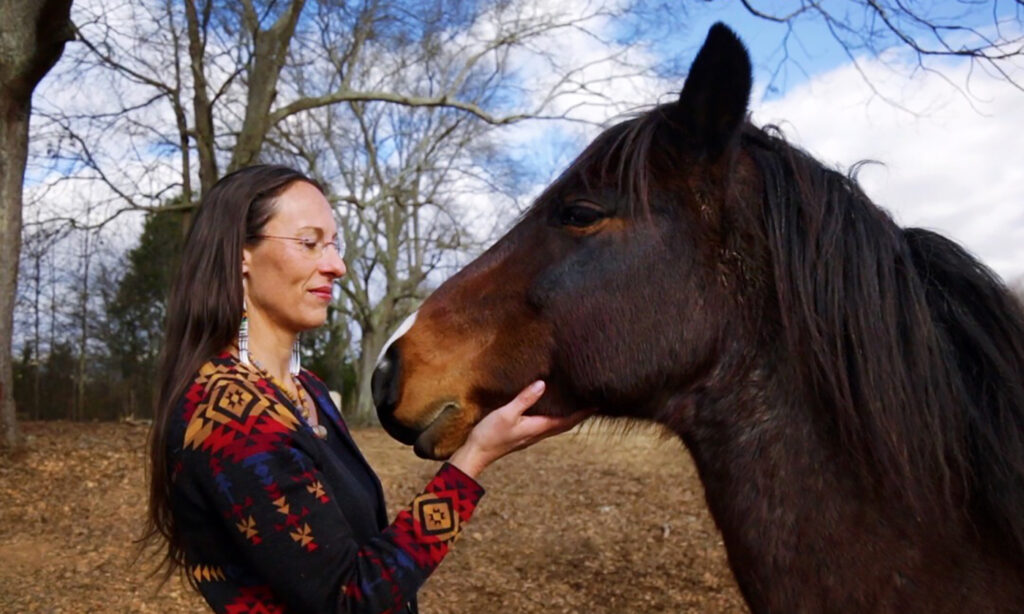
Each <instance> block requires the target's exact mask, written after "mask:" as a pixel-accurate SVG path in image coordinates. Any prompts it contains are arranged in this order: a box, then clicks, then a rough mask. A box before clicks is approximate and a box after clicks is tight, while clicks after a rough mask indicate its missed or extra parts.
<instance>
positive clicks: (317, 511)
mask: <svg viewBox="0 0 1024 614" xmlns="http://www.w3.org/2000/svg"><path fill="white" fill-rule="evenodd" d="M300 380H301V381H302V382H303V384H304V385H305V386H306V387H307V389H308V390H309V391H310V392H312V393H313V394H311V397H312V398H314V399H315V400H316V402H317V403H318V405H319V406H320V407H321V410H322V414H321V416H322V421H323V416H329V419H330V420H333V422H331V423H330V424H333V425H334V428H335V429H336V431H335V434H333V435H331V436H330V437H329V438H328V440H318V439H316V438H315V437H314V436H313V435H312V433H310V432H308V429H309V427H308V425H306V424H305V423H304V421H302V419H301V418H299V414H298V413H297V412H296V411H295V410H294V408H293V407H292V406H291V404H290V403H289V402H288V401H287V400H286V397H285V396H284V395H283V394H281V393H280V392H279V391H277V390H276V388H274V387H273V386H272V385H271V384H270V383H269V382H267V381H266V380H264V379H263V378H262V377H260V376H259V375H258V374H256V373H254V372H252V371H250V370H248V369H246V368H243V367H241V366H240V365H239V364H238V363H237V360H236V359H234V358H233V357H231V356H230V355H227V354H224V355H221V356H218V357H217V358H215V359H214V360H213V361H211V362H209V363H207V364H206V365H204V366H203V367H202V369H201V370H200V372H199V374H198V376H197V377H196V379H195V380H194V382H193V383H192V385H191V386H190V387H189V388H188V390H187V391H186V392H185V394H184V395H183V399H182V404H181V411H180V414H179V417H180V420H181V422H180V423H179V427H180V429H179V430H178V431H177V432H178V433H181V439H180V440H179V441H180V442H181V443H180V446H178V447H177V449H176V451H174V452H172V458H170V459H169V461H170V462H169V465H170V466H171V467H173V468H174V470H173V476H174V481H175V482H174V483H175V485H176V487H177V488H180V489H182V490H181V492H176V493H174V497H175V498H176V499H178V500H181V501H182V502H183V503H182V504H181V505H182V507H185V506H186V504H187V506H189V507H188V508H187V509H188V510H189V511H188V513H187V514H186V515H185V517H184V518H186V519H189V520H192V521H193V522H195V524H192V525H189V524H188V520H185V521H183V525H182V526H181V529H182V533H183V535H185V536H188V535H190V534H195V535H203V536H207V537H204V538H197V539H196V541H195V542H194V543H191V544H186V562H187V564H188V573H189V574H190V577H191V578H192V579H193V580H194V581H195V583H196V585H197V586H198V587H199V589H200V592H201V593H202V594H203V596H204V597H205V598H206V600H207V602H208V603H209V604H210V605H211V606H212V607H213V608H214V610H215V611H217V612H229V613H232V614H236V613H237V614H241V613H250V614H252V613H267V614H269V613H281V612H286V611H287V612H307V611H308V612H312V611H323V610H327V609H329V610H337V611H346V612H392V613H399V612H409V611H411V610H410V609H409V608H414V606H413V605H411V604H414V602H415V595H416V592H417V591H418V589H419V587H420V586H421V585H422V583H423V582H424V581H425V580H426V578H427V576H428V575H429V574H430V573H431V572H432V571H433V570H434V569H435V568H436V567H437V565H438V564H439V563H440V562H441V559H442V558H444V556H445V554H447V552H448V551H449V549H450V547H451V544H452V543H453V542H454V541H455V539H456V538H457V537H458V535H459V533H460V532H461V530H462V527H463V526H464V525H465V523H466V522H467V521H468V520H469V518H470V517H471V516H472V514H473V511H474V510H475V508H476V504H477V502H478V501H479V499H480V497H481V496H482V495H483V489H482V488H481V487H480V486H479V485H478V484H477V483H476V482H475V481H474V480H472V479H471V478H470V477H468V476H466V475H465V474H463V473H462V472H461V471H459V470H458V469H457V468H455V467H454V466H452V465H450V464H447V463H446V464H444V465H442V466H441V468H440V470H439V471H438V473H437V475H435V476H434V478H433V479H432V480H431V481H430V483H429V484H427V487H426V489H425V490H424V492H423V493H422V494H421V495H419V496H417V497H416V498H415V499H414V501H413V503H412V505H411V506H410V508H408V509H406V510H404V511H402V512H400V513H399V514H398V516H397V517H396V518H395V520H394V522H392V523H391V524H390V525H388V526H384V524H385V521H384V520H383V516H382V515H381V516H379V517H378V516H374V517H370V518H366V517H360V518H355V517H349V516H346V514H352V513H355V512H353V510H364V509H365V510H379V513H380V514H382V511H383V509H384V505H383V501H382V500H380V498H379V483H378V482H377V481H376V478H375V477H374V476H372V474H368V473H367V469H366V465H365V461H362V460H361V455H359V454H358V452H357V451H356V450H355V447H354V444H352V443H351V441H350V440H349V441H350V447H348V448H346V447H345V446H343V445H340V444H339V441H338V437H336V435H341V438H342V439H345V438H348V434H347V429H346V428H345V426H344V423H343V422H342V421H341V419H340V415H339V414H338V413H337V410H336V409H333V406H332V407H330V408H327V407H324V405H323V404H324V403H327V401H324V399H325V398H327V390H326V387H324V386H323V384H322V383H321V382H319V380H317V379H316V378H315V377H314V376H312V375H311V374H309V373H308V372H303V373H302V374H301V375H300ZM332 446H333V447H332ZM324 454H327V455H329V457H328V458H329V459H330V462H333V463H337V465H336V466H337V467H342V468H344V469H333V470H332V471H335V473H329V474H325V473H324V471H323V466H322V465H321V463H322V462H327V461H325V457H324V456H323V455H324ZM332 466H333V465H332ZM337 471H348V472H362V473H361V475H363V476H366V478H365V479H363V478H360V480H357V481H360V482H361V483H375V484H378V486H377V489H376V490H375V491H370V492H376V493H378V494H377V495H375V496H373V497H371V499H372V501H369V502H366V503H364V504H359V505H354V504H353V501H349V500H341V501H339V500H336V499H335V497H350V498H351V497H364V498H365V497H366V494H365V492H366V489H365V487H361V488H362V490H360V491H359V492H358V493H349V492H339V491H338V488H339V486H338V484H337V483H334V482H332V481H331V480H329V479H327V478H326V477H325V476H327V475H332V476H339V475H343V474H340V473H337ZM346 479H348V478H346ZM367 480H372V482H367ZM360 513H363V512H360ZM217 526H221V527H223V529H221V531H224V533H215V534H212V537H210V536H211V533H210V531H212V530H214V529H211V527H214V528H215V527H217ZM354 526H359V527H369V528H373V529H374V530H373V532H372V533H356V532H353V527H354ZM224 540H228V542H230V546H227V547H226V543H227V542H225V541H224Z"/></svg>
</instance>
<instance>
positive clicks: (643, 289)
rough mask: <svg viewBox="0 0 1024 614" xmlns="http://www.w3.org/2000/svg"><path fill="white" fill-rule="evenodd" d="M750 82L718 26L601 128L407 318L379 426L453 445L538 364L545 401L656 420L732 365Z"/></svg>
mask: <svg viewBox="0 0 1024 614" xmlns="http://www.w3.org/2000/svg"><path fill="white" fill-rule="evenodd" d="M750 89H751V66H750V59H749V57H748V54H747V51H746V49H745V48H744V46H743V44H742V43H741V42H740V41H739V40H738V39H737V37H736V36H735V35H734V34H733V33H732V32H731V31H730V30H729V29H728V28H726V27H725V26H722V25H720V24H719V25H716V26H714V27H713V28H712V29H711V31H710V32H709V34H708V37H707V40H706V41H705V43H704V45H703V47H702V49H701V51H700V52H699V54H698V55H697V57H696V59H695V61H694V63H693V66H692V68H691V70H690V73H689V76H688V78H687V79H686V82H685V84H684V86H683V88H682V92H681V94H680V96H679V97H678V99H677V100H674V101H673V102H670V103H667V104H663V105H660V106H658V107H655V108H653V109H652V110H650V111H648V112H646V113H644V114H643V115H640V116H637V117H634V118H632V119H629V120H628V121H624V122H623V123H620V124H618V125H616V126H613V127H612V128H610V129H608V130H606V131H605V132H604V133H602V134H601V135H599V136H598V137H597V138H596V139H595V140H594V141H593V142H592V143H591V144H590V145H589V146H588V147H587V148H586V149H585V151H584V152H583V153H582V154H581V155H580V156H579V157H578V158H577V159H576V160H575V161H574V162H573V163H572V164H571V165H570V166H569V168H568V169H567V170H566V171H565V172H564V173H563V174H562V175H561V177H560V178H559V179H557V180H556V181H555V182H554V183H553V184H552V185H550V186H549V187H548V188H547V189H546V190H545V191H544V192H543V194H542V195H541V196H540V197H539V198H538V199H537V200H536V202H535V203H534V204H533V206H532V207H531V208H530V209H529V210H528V211H527V212H526V213H525V214H524V215H523V216H522V217H521V219H519V220H518V223H516V224H515V225H514V227H513V228H512V229H511V230H510V231H509V232H508V233H507V234H505V235H504V236H503V237H502V238H500V239H499V240H498V241H497V242H496V243H495V244H494V245H493V246H492V247H491V248H490V249H489V250H487V251H486V252H485V253H484V254H482V255H481V256H480V257H479V258H477V259H476V260H475V261H473V262H471V263H470V264H469V265H467V266H466V267H465V268H464V269H462V270H461V271H460V272H458V273H457V274H456V275H454V276H453V277H451V278H450V279H448V280H447V281H446V282H445V283H444V284H442V285H441V286H440V287H439V288H438V289H437V290H436V291H435V292H434V293H433V294H432V295H431V296H430V297H429V298H427V300H426V301H425V302H424V303H423V305H422V307H421V308H420V309H419V311H418V312H417V313H416V314H415V315H414V316H413V318H411V319H410V321H408V322H407V323H406V325H405V326H403V327H402V329H400V331H399V334H398V335H397V336H396V338H394V339H393V341H392V342H391V343H389V345H388V346H387V348H386V351H385V352H384V353H383V354H382V359H381V361H380V363H379V365H378V368H377V370H376V372H375V374H374V378H373V391H374V399H375V402H376V404H377V408H378V415H379V417H380V420H381V423H382V424H383V425H384V427H385V429H387V431H388V432H389V433H390V434H391V435H392V436H394V437H396V438H397V439H399V440H400V441H403V442H405V443H407V444H415V450H416V452H417V453H418V454H419V455H421V456H425V457H431V458H446V457H447V456H449V455H450V454H451V453H452V452H453V451H454V450H455V449H456V448H457V447H458V446H459V445H460V444H461V443H462V442H463V441H464V440H465V438H466V436H467V434H468V432H469V430H470V429H471V428H472V427H473V425H474V424H475V423H477V422H478V421H479V420H480V419H481V417H482V416H483V415H484V414H485V412H487V411H488V410H490V409H493V408H495V407H497V406H499V405H501V404H503V403H505V402H507V401H508V400H510V399H511V398H512V397H513V396H514V395H515V393H516V392H518V391H519V390H520V389H521V388H522V387H523V386H525V385H526V384H527V383H529V382H531V381H533V380H535V379H544V380H545V381H546V383H547V392H546V393H545V395H544V396H543V398H542V399H541V400H540V402H539V403H538V404H537V405H536V406H535V407H534V409H533V411H536V412H539V413H545V414H552V415H563V414H566V413H569V412H571V411H573V410H574V409H578V408H581V407H594V408H597V409H598V411H599V412H600V413H601V414H604V415H609V416H619V415H626V414H629V415H632V416H640V417H646V418H652V419H658V418H659V416H658V415H657V414H658V412H659V411H661V409H662V408H663V407H664V406H665V404H666V401H667V400H668V398H669V397H672V398H674V399H675V403H674V405H676V406H678V405H679V404H680V403H683V404H685V401H686V397H687V396H688V395H695V394H701V390H703V388H704V387H705V386H706V385H707V382H708V381H709V380H711V379H713V378H715V377H721V376H722V373H723V364H722V361H723V360H724V358H725V357H726V356H727V355H728V354H729V353H728V352H727V351H726V348H727V347H734V346H735V345H736V344H737V340H736V339H735V336H736V335H737V334H740V331H741V327H738V326H736V324H737V323H738V321H739V320H740V319H742V318H746V317H747V316H745V315H743V314H744V313H746V312H748V311H749V309H747V310H744V311H743V312H741V311H740V310H738V309H737V303H738V302H740V301H743V300H744V299H745V296H746V293H745V292H743V291H739V290H738V288H737V284H736V279H737V274H738V273H739V272H741V271H742V270H744V269H746V270H747V271H748V272H749V271H750V270H752V268H754V267H756V266H759V265H758V264H757V263H755V262H753V261H751V258H749V257H748V256H740V255H739V254H740V253H741V252H743V251H749V250H739V249H737V245H736V244H735V243H736V242H737V241H740V240H743V238H742V237H738V236H737V234H738V233H736V232H733V230H732V229H733V228H734V227H736V223H737V220H736V219H734V218H735V215H736V214H735V213H733V212H731V211H730V207H728V206H726V203H727V201H735V200H737V199H739V198H742V197H741V190H740V189H739V188H738V187H737V184H736V182H737V181H740V182H742V181H744V173H739V174H737V173H736V172H735V171H734V170H733V168H732V167H733V166H734V165H735V164H736V162H737V161H736V154H735V152H736V148H735V147H733V143H734V142H735V141H736V140H737V139H738V135H739V133H740V131H741V128H742V126H743V125H744V123H745V119H746V112H747V103H748V98H749V96H750ZM755 260H756V258H755ZM733 315H734V316H735V317H733Z"/></svg>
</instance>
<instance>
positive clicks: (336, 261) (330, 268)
mask: <svg viewBox="0 0 1024 614" xmlns="http://www.w3.org/2000/svg"><path fill="white" fill-rule="evenodd" d="M346 271H348V268H347V267H346V266H345V261H344V260H342V258H341V254H339V253H338V252H337V251H335V250H334V249H332V248H330V247H329V248H327V249H325V250H324V257H323V258H321V259H320V272H321V273H323V274H325V275H330V276H332V277H342V276H343V275H345V273H346Z"/></svg>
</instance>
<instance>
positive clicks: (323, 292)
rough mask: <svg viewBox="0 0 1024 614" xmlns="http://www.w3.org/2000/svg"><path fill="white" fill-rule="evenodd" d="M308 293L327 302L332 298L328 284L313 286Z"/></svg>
mask: <svg viewBox="0 0 1024 614" xmlns="http://www.w3.org/2000/svg"><path fill="white" fill-rule="evenodd" d="M309 293H310V294H312V295H313V296H315V297H317V298H320V299H323V300H325V301H328V302H329V301H330V300H331V298H332V297H331V287H330V286H321V287H319V288H313V289H312V290H310V291H309Z"/></svg>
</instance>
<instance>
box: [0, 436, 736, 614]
mask: <svg viewBox="0 0 1024 614" xmlns="http://www.w3.org/2000/svg"><path fill="white" fill-rule="evenodd" d="M23 429H24V432H25V433H26V434H27V435H28V436H29V445H28V450H27V452H24V453H22V454H21V455H19V456H18V457H16V458H10V457H4V458H0V502H2V503H0V611H2V612H52V613H57V612H161V613H163V612H200V611H203V610H204V606H203V603H202V601H201V600H200V599H199V598H198V597H197V596H195V595H193V594H192V592H191V589H189V588H188V587H187V586H184V585H182V584H181V583H180V582H179V581H178V580H177V579H175V580H172V581H171V582H169V583H167V584H166V585H165V586H164V587H163V588H162V589H159V590H157V588H156V584H155V582H153V581H152V580H148V579H147V578H146V573H145V570H146V568H147V566H146V565H145V564H143V563H135V564H133V562H132V559H131V556H130V551H131V544H130V542H131V540H132V538H133V537H135V535H136V534H137V530H138V529H137V528H138V519H139V518H140V516H141V514H142V511H143V500H144V496H145V493H144V484H143V470H142V466H143V464H142V462H143V456H142V455H143V442H144V440H145V428H144V427H139V426H130V425H126V424H72V423H26V424H24V425H23ZM355 435H356V439H357V440H358V442H359V445H360V447H361V448H362V449H363V451H364V452H365V453H366V455H367V457H368V458H369V460H370V463H371V464H372V465H373V466H374V467H375V468H376V469H377V471H378V472H379V474H380V477H381V480H382V481H383V483H384V487H385V490H386V493H387V497H388V501H389V503H390V505H389V509H390V513H391V515H392V516H394V514H395V512H396V511H397V507H396V504H404V503H406V502H408V501H409V500H411V499H412V497H413V496H415V495H416V494H417V492H418V491H419V489H420V488H422V487H423V486H424V485H425V484H426V483H427V481H428V480H429V478H430V477H431V475H433V472H434V471H435V470H436V468H437V463H435V462H427V461H422V460H419V459H417V458H415V457H414V456H413V454H412V453H411V452H410V451H409V450H408V449H407V448H403V447H402V446H400V445H399V444H397V443H395V442H394V441H393V440H391V439H390V438H389V437H387V436H386V435H385V434H384V433H383V432H381V431H379V430H362V431H357V432H356V433H355ZM482 481H483V483H484V485H485V487H487V489H488V494H487V496H485V497H484V499H483V500H482V501H481V504H480V507H479V508H478V509H477V512H476V515H475V516H474V518H473V520H472V522H471V523H470V524H469V525H467V527H466V530H465V532H464V534H463V536H462V538H461V539H460V541H459V542H458V543H457V545H456V547H455V550H454V551H453V552H452V553H451V554H449V556H448V558H447V559H446V560H445V561H444V562H443V563H442V564H441V567H440V568H439V569H438V571H437V572H436V573H435V574H434V576H433V577H432V578H431V579H430V580H429V581H428V582H427V584H426V586H425V587H424V588H423V590H422V592H421V593H420V603H421V611H422V612H423V613H424V614H440V613H460V614H461V613H473V614H476V613H493V612H501V613H504V612H510V613H519V612H544V613H545V614H550V613H555V612H587V613H608V614H625V613H632V612H644V613H647V612H664V613H668V612H672V613H675V612H700V613H719V612H720V613H726V612H730V613H731V612H746V609H745V608H744V606H743V602H742V600H741V599H740V597H739V593H738V592H737V590H736V587H735V583H734V582H733V580H732V577H731V575H730V574H729V571H728V568H727V566H726V563H725V553H724V550H723V549H722V542H721V537H720V535H719V534H718V531H717V530H716V529H715V527H714V524H713V523H712V521H711V519H710V517H709V516H708V514H707V510H706V509H705V506H704V502H703V492H702V490H701V486H700V482H699V481H698V480H697V477H696V475H695V472H694V469H693V465H692V463H691V462H690V459H689V456H688V455H687V454H686V452H685V451H684V450H683V448H682V446H681V445H680V444H679V443H678V442H677V441H676V440H674V439H667V438H664V437H661V436H657V435H655V434H653V433H651V432H643V433H638V432H633V433H631V434H628V435H622V434H612V433H609V432H607V431H606V430H604V431H600V430H591V431H590V432H587V433H583V434H570V435H565V436H562V437H559V438H557V439H553V440H548V441H545V442H542V443H541V444H539V445H537V446H535V447H533V448H531V449H529V450H526V451H524V452H520V453H518V454H515V455H513V456H511V457H508V458H505V459H503V460H501V461H499V462H498V463H497V464H496V465H495V466H493V467H491V468H490V469H489V470H488V471H487V473H486V474H485V475H484V476H483V480H482Z"/></svg>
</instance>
